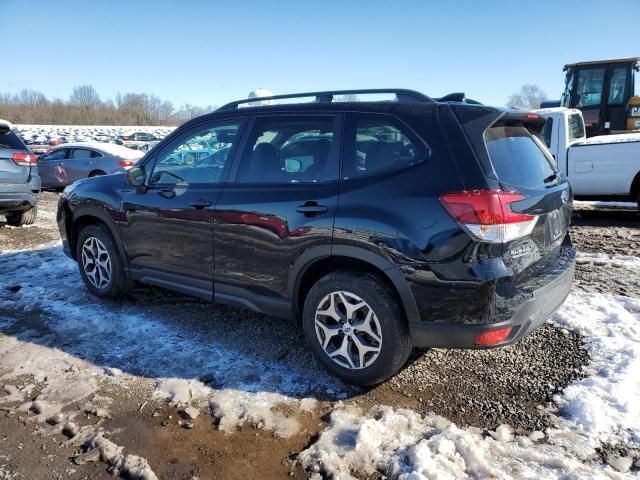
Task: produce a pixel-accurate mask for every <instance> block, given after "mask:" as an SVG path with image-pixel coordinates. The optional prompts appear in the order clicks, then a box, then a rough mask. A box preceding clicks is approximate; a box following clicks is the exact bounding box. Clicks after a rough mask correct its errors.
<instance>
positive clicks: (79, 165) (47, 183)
mask: <svg viewBox="0 0 640 480" xmlns="http://www.w3.org/2000/svg"><path fill="white" fill-rule="evenodd" d="M143 156H144V152H140V151H138V150H133V149H131V148H127V147H123V146H121V145H114V144H111V143H99V142H82V143H66V144H63V145H60V146H58V147H56V148H54V149H52V150H50V151H49V152H47V153H46V154H45V155H42V156H41V157H40V158H39V159H38V170H39V171H40V178H41V179H42V188H46V189H61V188H64V187H66V186H67V185H71V184H72V183H73V182H75V181H76V180H80V179H81V178H87V177H95V176H98V175H108V174H110V173H116V172H122V171H124V170H127V169H128V168H130V167H132V166H133V165H135V164H136V162H137V161H138V160H139V159H140V158H142V157H143Z"/></svg>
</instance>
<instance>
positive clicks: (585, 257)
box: [576, 252, 640, 270]
mask: <svg viewBox="0 0 640 480" xmlns="http://www.w3.org/2000/svg"><path fill="white" fill-rule="evenodd" d="M576 262H577V263H578V264H584V263H593V264H594V265H596V266H613V267H617V268H627V269H629V270H640V257H634V256H632V255H616V254H609V253H591V252H578V254H577V256H576Z"/></svg>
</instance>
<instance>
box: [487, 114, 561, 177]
mask: <svg viewBox="0 0 640 480" xmlns="http://www.w3.org/2000/svg"><path fill="white" fill-rule="evenodd" d="M484 139H485V143H486V145H487V150H488V152H489V157H490V158H491V163H492V164H493V168H494V170H495V172H496V174H497V175H498V179H499V180H500V182H502V183H506V184H509V185H518V186H522V187H526V188H540V187H543V186H546V185H547V184H549V182H550V181H552V180H553V179H554V177H555V172H556V170H555V168H554V167H553V165H552V163H551V159H550V158H549V157H548V156H547V154H546V153H545V152H544V151H543V149H542V148H543V147H542V146H541V145H540V144H538V141H537V140H536V139H535V138H534V136H533V135H531V133H529V131H528V130H527V129H526V128H525V127H524V126H522V125H503V126H496V127H491V128H488V129H487V130H486V132H485V134H484Z"/></svg>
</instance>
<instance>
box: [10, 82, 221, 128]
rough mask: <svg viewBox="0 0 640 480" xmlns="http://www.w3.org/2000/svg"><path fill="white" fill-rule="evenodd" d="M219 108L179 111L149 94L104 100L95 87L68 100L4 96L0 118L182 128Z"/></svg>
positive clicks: (33, 94) (31, 94)
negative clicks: (188, 122)
mask: <svg viewBox="0 0 640 480" xmlns="http://www.w3.org/2000/svg"><path fill="white" fill-rule="evenodd" d="M215 108H216V107H214V106H211V105H209V106H207V107H197V106H195V105H190V104H186V105H182V106H180V107H178V108H176V107H174V105H173V104H172V103H171V102H170V101H167V100H162V99H161V98H159V97H157V96H155V95H149V94H146V93H125V94H120V93H118V94H117V95H116V96H115V98H107V99H105V100H103V99H101V98H100V95H98V92H97V91H96V90H95V88H93V87H92V86H91V85H80V86H77V87H74V88H73V91H72V92H71V96H70V97H69V99H68V100H63V99H60V98H54V99H48V98H47V97H46V96H45V95H44V94H43V93H42V92H38V91H36V90H30V89H23V90H21V91H20V92H18V93H14V94H11V93H0V118H2V119H5V120H8V121H10V122H12V123H24V124H45V125H48V124H51V125H56V124H57V125H141V126H142V125H179V124H181V123H183V122H186V121H187V120H190V119H192V118H194V117H197V116H199V115H203V114H205V113H208V112H211V111H213V110H215Z"/></svg>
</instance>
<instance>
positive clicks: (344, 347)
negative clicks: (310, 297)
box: [315, 290, 382, 370]
mask: <svg viewBox="0 0 640 480" xmlns="http://www.w3.org/2000/svg"><path fill="white" fill-rule="evenodd" d="M315 331H316V337H317V339H318V342H320V346H321V347H322V349H323V350H324V352H325V353H326V354H327V356H328V357H329V358H330V359H331V360H333V361H334V362H335V363H337V364H338V365H340V366H341V367H344V368H348V369H351V370H358V369H361V368H366V367H369V366H371V365H372V364H373V363H374V362H375V361H376V359H377V358H378V356H379V355H380V351H381V349H382V329H381V328H380V322H379V321H378V317H377V316H376V313H375V312H374V311H373V309H372V308H371V306H370V305H369V304H368V303H367V302H365V301H364V300H363V299H362V298H360V297H359V296H357V295H355V294H353V293H350V292H346V291H342V290H341V291H336V292H332V293H330V294H328V295H326V296H325V297H324V298H323V299H322V300H321V301H320V303H319V304H318V307H317V308H316V313H315Z"/></svg>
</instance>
